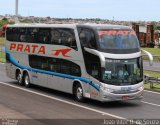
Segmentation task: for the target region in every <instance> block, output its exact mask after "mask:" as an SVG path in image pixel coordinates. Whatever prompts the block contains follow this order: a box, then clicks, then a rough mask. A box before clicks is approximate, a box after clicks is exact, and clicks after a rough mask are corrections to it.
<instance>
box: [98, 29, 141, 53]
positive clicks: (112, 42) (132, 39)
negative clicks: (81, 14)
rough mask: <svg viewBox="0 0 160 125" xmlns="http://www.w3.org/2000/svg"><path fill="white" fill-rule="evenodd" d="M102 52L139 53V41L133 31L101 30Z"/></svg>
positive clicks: (99, 33) (100, 42)
mask: <svg viewBox="0 0 160 125" xmlns="http://www.w3.org/2000/svg"><path fill="white" fill-rule="evenodd" d="M98 36H99V46H100V50H101V51H104V52H109V53H132V52H138V51H139V48H140V47H139V41H138V39H137V37H136V34H135V32H134V31H133V30H115V29H113V30H99V31H98Z"/></svg>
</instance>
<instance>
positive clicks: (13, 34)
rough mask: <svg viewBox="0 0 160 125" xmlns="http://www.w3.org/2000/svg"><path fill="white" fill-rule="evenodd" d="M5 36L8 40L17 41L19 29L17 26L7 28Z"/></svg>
mask: <svg viewBox="0 0 160 125" xmlns="http://www.w3.org/2000/svg"><path fill="white" fill-rule="evenodd" d="M6 33H7V37H6V39H7V40H9V41H16V42H17V41H18V37H19V31H18V29H17V28H7V31H6Z"/></svg>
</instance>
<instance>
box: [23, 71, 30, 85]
mask: <svg viewBox="0 0 160 125" xmlns="http://www.w3.org/2000/svg"><path fill="white" fill-rule="evenodd" d="M23 82H24V85H25V86H26V87H27V88H29V87H30V86H31V83H30V76H29V73H28V71H26V70H25V71H23Z"/></svg>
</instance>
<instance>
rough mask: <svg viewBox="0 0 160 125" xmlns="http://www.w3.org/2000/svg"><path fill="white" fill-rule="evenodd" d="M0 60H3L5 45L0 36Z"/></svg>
mask: <svg viewBox="0 0 160 125" xmlns="http://www.w3.org/2000/svg"><path fill="white" fill-rule="evenodd" d="M0 62H5V47H4V40H3V38H0Z"/></svg>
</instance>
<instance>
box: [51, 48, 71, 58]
mask: <svg viewBox="0 0 160 125" xmlns="http://www.w3.org/2000/svg"><path fill="white" fill-rule="evenodd" d="M52 51H53V52H54V54H53V55H54V56H59V55H60V54H61V55H62V56H64V57H70V56H69V55H68V53H69V52H70V51H71V49H58V50H52Z"/></svg>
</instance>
